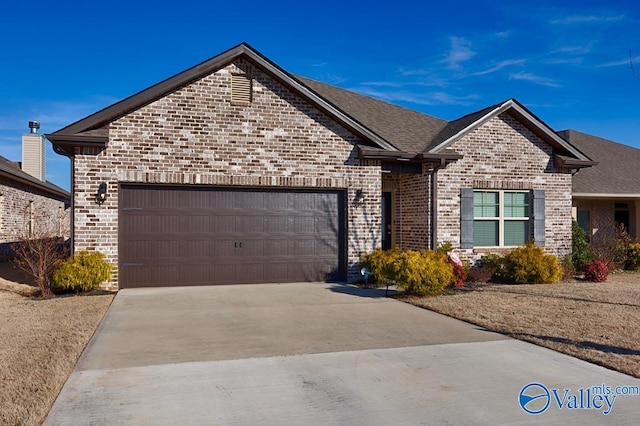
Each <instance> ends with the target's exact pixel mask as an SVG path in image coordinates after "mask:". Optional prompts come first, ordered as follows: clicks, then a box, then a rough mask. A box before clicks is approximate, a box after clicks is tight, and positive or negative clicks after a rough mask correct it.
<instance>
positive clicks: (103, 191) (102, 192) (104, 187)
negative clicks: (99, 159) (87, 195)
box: [96, 182, 107, 204]
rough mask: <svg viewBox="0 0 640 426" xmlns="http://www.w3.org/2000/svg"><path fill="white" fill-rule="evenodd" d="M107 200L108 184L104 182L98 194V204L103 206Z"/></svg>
mask: <svg viewBox="0 0 640 426" xmlns="http://www.w3.org/2000/svg"><path fill="white" fill-rule="evenodd" d="M106 199H107V183H106V182H102V183H101V184H100V186H99V187H98V192H97V193H96V204H102V203H104V200H106Z"/></svg>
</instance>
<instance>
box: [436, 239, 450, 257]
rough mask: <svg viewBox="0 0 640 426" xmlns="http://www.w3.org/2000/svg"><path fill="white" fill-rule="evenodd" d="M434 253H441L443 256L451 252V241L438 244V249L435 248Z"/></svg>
mask: <svg viewBox="0 0 640 426" xmlns="http://www.w3.org/2000/svg"><path fill="white" fill-rule="evenodd" d="M436 251H437V252H438V253H443V254H447V253H450V252H452V251H453V244H452V243H451V241H445V242H442V243H440V244H438V247H437V248H436Z"/></svg>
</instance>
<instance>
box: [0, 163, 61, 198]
mask: <svg viewBox="0 0 640 426" xmlns="http://www.w3.org/2000/svg"><path fill="white" fill-rule="evenodd" d="M0 176H1V177H4V178H5V179H8V180H10V181H13V182H16V183H18V184H20V185H24V186H28V187H29V188H32V189H33V191H34V192H37V193H40V194H43V195H46V196H47V197H50V198H53V199H55V200H59V201H63V202H65V203H70V202H71V194H69V193H68V192H67V191H65V190H64V189H62V188H60V187H59V186H57V185H54V184H53V183H51V182H43V181H41V180H39V179H36V178H35V177H33V176H31V175H30V174H29V173H26V172H24V171H23V170H22V169H21V168H20V166H19V165H18V164H17V163H15V162H13V161H11V160H7V159H6V158H4V157H2V156H0Z"/></svg>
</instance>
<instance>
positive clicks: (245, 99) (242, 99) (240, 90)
mask: <svg viewBox="0 0 640 426" xmlns="http://www.w3.org/2000/svg"><path fill="white" fill-rule="evenodd" d="M231 102H233V103H238V104H243V105H246V104H250V103H251V75H249V74H232V75H231Z"/></svg>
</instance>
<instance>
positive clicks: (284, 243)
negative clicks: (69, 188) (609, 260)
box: [47, 44, 594, 289]
mask: <svg viewBox="0 0 640 426" xmlns="http://www.w3.org/2000/svg"><path fill="white" fill-rule="evenodd" d="M47 138H48V139H49V140H50V141H51V142H52V143H53V145H54V148H55V150H56V152H58V153H62V154H64V155H67V156H69V157H71V158H72V159H73V160H72V163H73V194H74V196H73V219H72V221H73V232H74V235H73V246H74V248H75V250H79V249H85V248H88V249H96V250H100V251H102V252H104V253H105V254H106V255H107V257H108V258H109V259H110V260H111V261H112V262H113V263H114V264H115V265H117V266H118V268H117V274H116V275H115V277H114V280H113V282H112V283H109V285H108V287H110V288H114V289H115V288H127V287H145V286H167V285H200V284H228V283H252V282H286V281H314V280H324V279H336V280H349V281H352V280H355V279H357V278H358V267H357V263H358V259H359V257H360V256H361V255H362V254H364V253H367V252H370V251H372V250H373V249H375V248H377V247H383V248H391V247H401V248H413V249H424V248H433V247H436V246H437V245H438V244H439V243H442V242H445V241H450V242H452V243H453V244H454V246H455V247H456V249H457V250H458V251H459V252H460V253H461V254H463V255H465V256H467V257H469V258H473V257H474V256H478V255H480V254H482V253H486V252H489V251H500V250H504V248H508V247H512V246H517V245H520V244H522V243H523V242H525V241H527V240H532V239H533V240H534V241H535V243H536V244H538V245H540V246H543V247H544V248H545V250H547V251H548V252H551V253H557V254H564V253H567V252H569V251H570V238H571V235H570V233H571V202H572V200H571V180H572V173H576V171H578V170H580V169H582V168H585V167H589V166H591V165H593V164H594V163H593V162H592V161H591V160H590V159H589V158H588V157H587V156H586V155H584V154H583V153H582V152H581V151H579V150H578V149H576V148H575V147H574V146H573V145H572V144H570V143H569V142H567V141H566V140H565V139H563V138H561V137H559V136H558V135H557V134H556V133H555V132H554V131H553V130H552V129H550V128H549V127H548V126H547V125H546V124H544V123H543V122H542V121H541V120H539V119H538V118H537V117H536V116H535V115H533V114H532V113H531V112H530V111H528V110H527V109H526V108H525V107H524V106H522V105H521V104H519V103H518V102H517V101H515V100H513V99H511V100H507V101H505V102H503V103H501V104H498V105H495V106H492V107H489V108H485V109H483V110H481V111H478V112H476V113H473V114H470V115H467V116H465V117H462V118H460V119H459V120H455V121H451V122H447V121H445V120H441V119H438V118H435V117H431V116H428V115H425V114H421V113H418V112H415V111H411V110H408V109H406V108H402V107H399V106H396V105H392V104H388V103H385V102H382V101H378V100H375V99H372V98H369V97H366V96H363V95H359V94H357V93H353V92H349V91H346V90H343V89H339V88H336V87H333V86H329V85H326V84H323V83H319V82H316V81H313V80H309V79H306V78H303V77H299V76H295V75H292V74H290V73H288V72H286V71H285V70H283V69H282V68H280V67H279V66H277V65H276V64H275V63H273V62H272V61H270V60H269V59H268V58H266V57H264V56H263V55H261V54H260V53H258V52H257V51H256V50H254V49H253V48H251V47H250V46H248V45H246V44H241V45H239V46H237V47H235V48H232V49H230V50H228V51H226V52H224V53H222V54H220V55H218V56H216V57H214V58H212V59H210V60H208V61H205V62H203V63H201V64H199V65H197V66H195V67H193V68H190V69H188V70H186V71H184V72H182V73H180V74H178V75H176V76H174V77H171V78H169V79H168V80H165V81H163V82H161V83H159V84H157V85H155V86H152V87H150V88H148V89H146V90H143V91H142V92H139V93H138V94H135V95H133V96H131V97H129V98H127V99H124V100H123V101H121V102H118V103H116V104H114V105H112V106H110V107H107V108H105V109H104V110H101V111H99V112H97V113H95V114H93V115H91V116H88V117H86V118H84V119H82V120H80V121H78V122H76V123H73V124H71V125H69V126H67V127H65V128H63V129H61V130H59V131H57V132H55V133H52V134H48V135H47Z"/></svg>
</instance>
